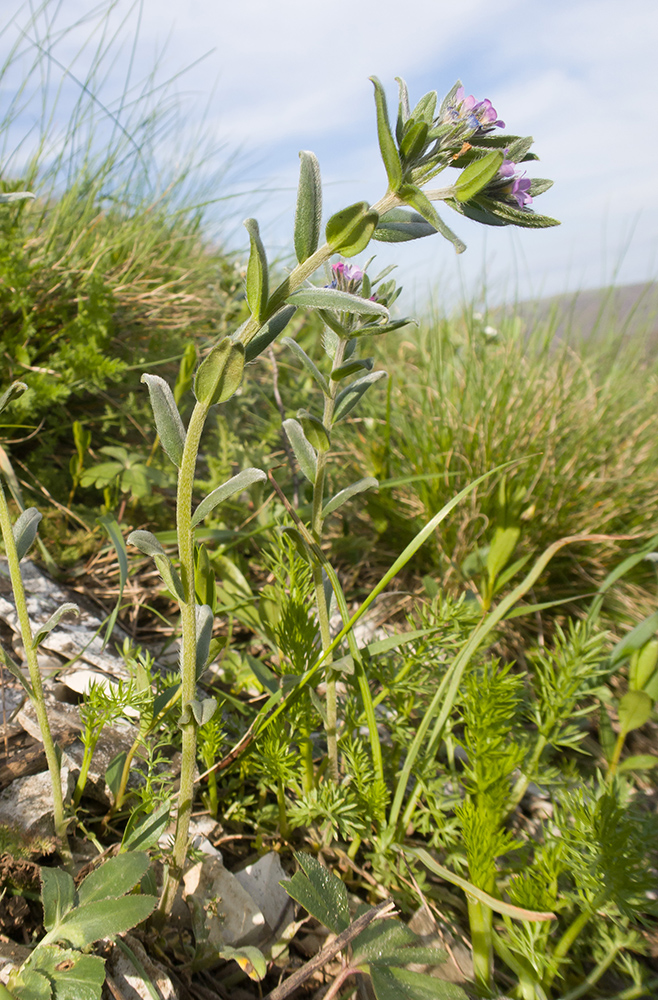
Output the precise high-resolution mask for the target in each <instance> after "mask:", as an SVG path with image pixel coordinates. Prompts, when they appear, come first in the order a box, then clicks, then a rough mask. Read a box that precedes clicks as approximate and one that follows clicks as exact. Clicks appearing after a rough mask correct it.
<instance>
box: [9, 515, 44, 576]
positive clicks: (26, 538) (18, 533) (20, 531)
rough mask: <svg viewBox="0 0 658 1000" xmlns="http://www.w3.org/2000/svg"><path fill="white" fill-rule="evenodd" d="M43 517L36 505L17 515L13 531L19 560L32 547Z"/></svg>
mask: <svg viewBox="0 0 658 1000" xmlns="http://www.w3.org/2000/svg"><path fill="white" fill-rule="evenodd" d="M42 517H43V515H42V513H41V511H39V510H37V508H36V507H28V508H27V510H24V511H23V512H22V513H21V514H19V516H18V517H17V519H16V521H15V523H14V526H13V529H12V531H13V534H14V542H15V544H16V555H17V556H18V561H19V562H20V561H21V559H22V558H23V556H25V555H27V553H28V552H29V550H30V548H31V547H32V544H33V542H34V539H35V538H36V537H37V530H38V528H39V521H40V520H41V518H42Z"/></svg>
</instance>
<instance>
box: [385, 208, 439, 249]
mask: <svg viewBox="0 0 658 1000" xmlns="http://www.w3.org/2000/svg"><path fill="white" fill-rule="evenodd" d="M436 233H437V229H436V228H435V226H432V225H430V223H429V222H427V221H426V220H425V219H424V218H423V216H422V215H420V214H419V213H418V212H409V211H405V209H404V208H393V209H391V211H390V212H387V213H386V215H382V216H381V217H380V219H379V223H378V225H377V228H376V229H375V231H374V233H373V234H372V238H373V240H378V241H379V242H380V243H407V242H408V241H409V240H420V239H422V238H423V237H424V236H435V235H436Z"/></svg>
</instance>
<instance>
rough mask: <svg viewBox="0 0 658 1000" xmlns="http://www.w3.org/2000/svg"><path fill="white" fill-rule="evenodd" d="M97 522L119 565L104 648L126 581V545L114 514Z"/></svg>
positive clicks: (114, 620)
mask: <svg viewBox="0 0 658 1000" xmlns="http://www.w3.org/2000/svg"><path fill="white" fill-rule="evenodd" d="M97 521H98V523H99V524H100V525H102V527H103V528H104V529H105V531H106V532H107V534H108V537H109V539H110V541H111V542H112V545H113V546H114V551H115V552H116V554H117V562H118V564H119V594H118V596H117V601H116V604H115V605H114V607H113V609H112V613H111V614H110V617H109V618H108V621H107V627H106V629H105V638H104V639H103V646H106V645H107V643H108V642H109V641H110V636H111V635H112V631H113V629H114V623H115V622H116V620H117V616H118V614H119V608H120V607H121V601H122V598H123V588H124V587H125V585H126V580H127V579H128V553H127V552H126V543H125V541H124V540H123V535H122V534H121V529H120V527H119V523H118V521H117V519H116V517H115V516H114V514H102V515H101V516H100V517H99V518H97Z"/></svg>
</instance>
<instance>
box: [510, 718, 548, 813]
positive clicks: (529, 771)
mask: <svg viewBox="0 0 658 1000" xmlns="http://www.w3.org/2000/svg"><path fill="white" fill-rule="evenodd" d="M547 742H548V741H547V739H546V737H545V736H542V734H541V733H539V735H538V736H537V742H536V744H535V749H534V750H533V753H532V757H531V758H530V761H529V762H528V766H527V767H526V768H525V770H524V771H522V772H521V774H520V775H519V777H518V778H517V780H516V783H515V785H514V788H513V789H512V791H511V793H510V797H509V802H508V804H507V812H508V814H509V813H511V812H512V810H513V809H516V807H517V806H518V804H519V802H520V801H521V799H522V798H523V796H524V795H525V793H526V792H527V791H528V785H529V784H530V782H531V781H532V775H533V774H535V772H536V770H537V764H538V763H539V758H540V757H541V755H542V754H543V752H544V749H545V747H546V744H547Z"/></svg>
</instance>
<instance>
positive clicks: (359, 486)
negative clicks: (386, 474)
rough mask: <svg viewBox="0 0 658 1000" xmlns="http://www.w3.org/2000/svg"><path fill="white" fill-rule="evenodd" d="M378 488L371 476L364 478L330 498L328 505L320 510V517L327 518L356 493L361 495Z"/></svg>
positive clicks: (377, 483)
mask: <svg viewBox="0 0 658 1000" xmlns="http://www.w3.org/2000/svg"><path fill="white" fill-rule="evenodd" d="M378 486H379V481H378V480H377V479H374V478H373V477H372V476H366V478H365V479H359V480H358V482H356V483H352V485H351V486H346V487H345V489H344V490H341V491H340V493H337V494H336V496H334V497H332V498H331V500H329V502H328V503H326V504H325V505H324V507H323V508H322V516H323V517H327V516H328V515H329V514H333V512H334V511H335V510H338V508H339V507H342V506H343V504H344V503H347V501H348V500H351V498H352V497H353V496H356V495H357V493H363V492H364V491H365V490H376V489H377V487H378Z"/></svg>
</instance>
